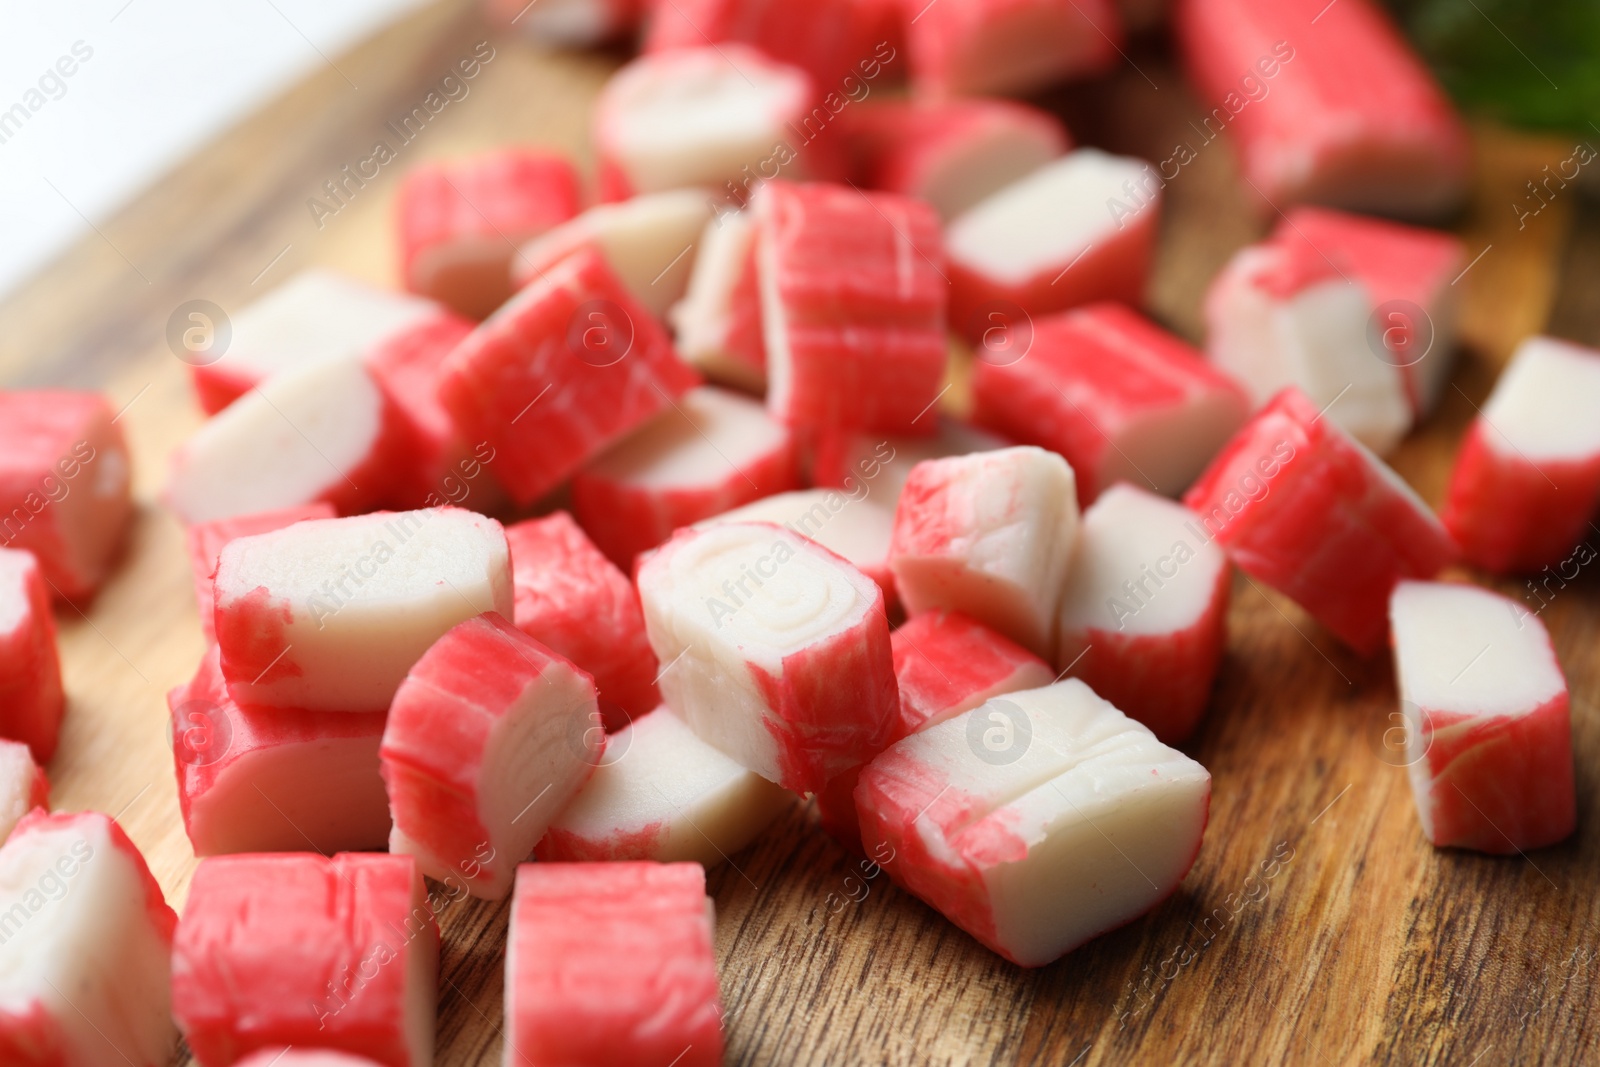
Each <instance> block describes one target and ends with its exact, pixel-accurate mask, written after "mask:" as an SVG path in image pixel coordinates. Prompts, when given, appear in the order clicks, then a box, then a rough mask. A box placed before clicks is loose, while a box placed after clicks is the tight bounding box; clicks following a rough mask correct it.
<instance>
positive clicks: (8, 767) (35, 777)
mask: <svg viewBox="0 0 1600 1067" xmlns="http://www.w3.org/2000/svg"><path fill="white" fill-rule="evenodd" d="M49 807H50V779H49V778H47V777H45V773H44V768H43V767H41V766H39V765H38V764H37V763H35V762H34V761H33V754H32V753H31V752H29V751H28V746H27V745H25V744H23V743H22V742H21V741H5V740H0V844H3V843H4V842H5V839H6V838H7V837H10V836H11V830H12V828H13V827H15V826H16V825H17V823H18V822H19V821H20V820H21V819H22V817H23V816H24V815H26V814H28V812H30V811H32V810H33V809H34V808H45V809H48V808H49Z"/></svg>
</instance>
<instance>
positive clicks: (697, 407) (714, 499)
mask: <svg viewBox="0 0 1600 1067" xmlns="http://www.w3.org/2000/svg"><path fill="white" fill-rule="evenodd" d="M799 485H800V460H799V455H798V453H797V452H796V446H795V440H794V435H793V434H792V433H791V432H790V430H789V428H788V427H787V426H785V425H783V424H782V423H780V422H778V421H776V420H775V419H773V418H772V417H771V416H769V415H768V414H767V412H766V409H765V408H763V407H762V406H761V404H760V402H759V401H755V400H751V399H750V398H748V397H744V396H740V395H738V394H737V393H730V392H727V391H725V390H722V389H715V388H711V387H709V386H702V387H701V388H699V389H692V390H690V391H689V392H687V393H685V394H684V395H683V397H682V398H681V399H679V400H678V402H677V403H676V404H674V405H673V408H672V410H670V411H664V412H662V413H661V414H660V415H657V416H656V418H655V420H654V421H652V422H650V423H649V424H647V425H645V426H643V427H641V428H640V429H639V430H637V431H635V432H634V433H632V434H630V435H629V436H628V437H627V438H625V439H624V440H622V441H621V442H620V443H618V444H616V445H614V446H612V447H611V448H610V449H608V450H607V451H606V452H605V453H604V454H602V455H601V456H600V457H599V458H598V459H596V460H595V461H594V462H593V463H590V464H589V465H588V466H587V467H584V468H583V469H582V470H581V471H579V472H578V473H577V474H576V475H574V477H573V479H572V505H573V510H574V511H575V512H576V513H577V516H578V522H579V523H580V524H581V525H582V526H583V528H584V531H585V532H586V533H588V535H589V536H590V537H592V538H594V543H595V544H597V545H599V546H600V548H601V550H602V551H604V552H605V554H606V555H607V556H609V557H610V558H611V559H612V560H613V561H614V562H615V563H617V565H618V566H621V567H624V568H631V567H632V565H633V558H634V557H635V556H637V555H638V554H639V553H640V552H643V551H644V550H645V549H648V548H654V547H655V546H656V545H659V544H660V543H661V542H662V541H665V540H666V539H667V538H668V537H669V536H671V534H672V531H673V530H676V529H677V528H678V527H680V526H688V525H690V524H692V523H695V522H699V521H700V520H701V519H704V518H708V517H710V516H712V515H718V514H720V513H722V512H724V511H727V510H728V509H729V508H732V507H737V506H738V505H740V504H745V503H749V502H750V501H752V500H757V499H760V498H761V497H764V496H771V495H772V494H773V493H782V492H787V491H789V490H791V489H795V488H798V487H799Z"/></svg>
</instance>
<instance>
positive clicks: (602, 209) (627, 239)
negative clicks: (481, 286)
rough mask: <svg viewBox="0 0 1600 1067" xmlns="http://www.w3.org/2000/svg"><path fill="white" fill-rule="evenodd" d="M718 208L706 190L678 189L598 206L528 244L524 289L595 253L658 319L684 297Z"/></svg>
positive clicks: (519, 268)
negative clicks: (572, 259) (571, 259)
mask: <svg viewBox="0 0 1600 1067" xmlns="http://www.w3.org/2000/svg"><path fill="white" fill-rule="evenodd" d="M714 210H715V205H714V203H713V201H712V200H711V199H710V197H709V196H708V194H707V193H706V192H705V191H704V190H699V189H675V190H672V191H671V192H664V193H650V194H648V195H645V196H636V197H634V198H633V199H631V200H624V201H622V202H621V203H616V204H598V205H596V206H594V207H592V208H589V209H588V210H587V211H585V212H583V213H582V214H580V215H577V216H576V217H574V218H573V219H572V220H570V221H568V222H564V223H562V224H561V225H560V226H557V227H555V228H554V229H552V230H550V231H549V232H548V233H546V234H544V235H543V236H542V237H536V238H534V239H533V240H532V241H529V242H528V243H527V244H525V245H523V246H522V248H521V249H520V250H518V252H517V258H516V259H514V260H513V261H512V263H511V280H512V283H513V284H514V285H516V286H517V287H519V288H526V287H527V286H529V285H532V284H533V283H534V282H535V281H540V280H545V279H546V278H547V277H548V276H551V275H553V274H555V273H556V272H557V266H558V264H560V262H561V261H562V260H563V259H566V258H567V257H568V256H571V255H572V254H573V253H574V252H578V251H581V250H584V249H589V250H591V251H593V252H594V253H596V254H597V255H599V256H600V258H601V259H603V260H605V262H606V265H607V266H609V267H610V268H611V269H612V270H613V271H615V272H616V275H617V278H618V279H619V280H620V281H621V282H622V284H623V286H625V287H626V289H627V291H628V292H629V293H630V294H632V296H633V298H634V299H635V300H637V301H638V302H639V306H640V307H642V308H645V309H646V310H647V311H649V312H650V314H651V315H652V316H654V317H656V318H658V319H659V318H664V317H665V316H666V313H667V309H668V308H670V307H672V305H673V304H675V303H677V302H678V301H679V300H681V299H682V298H683V294H684V292H685V290H687V289H688V287H689V275H690V274H691V273H693V271H694V262H695V249H696V246H697V244H698V243H699V240H700V234H701V233H702V232H703V231H704V229H705V226H706V222H707V220H709V219H710V218H712V216H713V213H714Z"/></svg>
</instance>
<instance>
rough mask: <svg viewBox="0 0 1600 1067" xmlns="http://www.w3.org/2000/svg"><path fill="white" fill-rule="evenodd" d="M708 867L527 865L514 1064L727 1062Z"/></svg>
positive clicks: (514, 937) (512, 1004) (511, 997)
mask: <svg viewBox="0 0 1600 1067" xmlns="http://www.w3.org/2000/svg"><path fill="white" fill-rule="evenodd" d="M705 886H706V878H705V871H704V869H702V868H701V866H700V865H699V864H698V863H530V864H525V865H523V866H522V867H519V868H517V889H516V896H515V897H514V898H513V901H512V904H511V930H510V933H509V934H508V936H507V943H506V993H505V1020H506V1034H505V1039H506V1040H505V1058H504V1059H503V1060H502V1063H504V1065H505V1067H517V1065H518V1064H533V1063H538V1064H545V1063H550V1064H556V1063H561V1064H567V1063H571V1064H578V1063H583V1064H594V1065H596V1067H611V1065H616V1067H621V1065H623V1064H669V1063H670V1064H674V1065H675V1067H717V1065H718V1064H720V1063H721V1062H722V1002H721V997H720V995H719V993H718V990H717V959H716V952H715V950H714V949H715V945H714V942H713V939H712V926H713V921H714V920H713V904H712V902H711V900H710V899H709V898H707V897H706V888H705Z"/></svg>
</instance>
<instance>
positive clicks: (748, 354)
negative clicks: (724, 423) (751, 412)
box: [668, 210, 767, 393]
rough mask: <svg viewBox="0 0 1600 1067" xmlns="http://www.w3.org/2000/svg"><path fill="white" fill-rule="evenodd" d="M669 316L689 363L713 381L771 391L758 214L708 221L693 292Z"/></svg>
mask: <svg viewBox="0 0 1600 1067" xmlns="http://www.w3.org/2000/svg"><path fill="white" fill-rule="evenodd" d="M668 317H669V318H670V319H671V322H672V328H673V331H674V333H675V339H676V340H677V344H678V354H679V355H680V356H682V357H683V360H684V362H686V363H688V364H689V365H690V366H691V367H694V368H695V369H696V370H698V371H700V373H702V374H704V375H705V376H706V377H707V378H710V379H711V380H712V381H717V382H724V383H726V384H728V385H732V386H736V387H738V388H741V389H748V390H750V391H752V392H756V393H761V392H765V391H766V388H767V345H766V341H765V339H764V338H763V336H762V333H761V289H760V286H759V285H758V283H757V280H756V229H755V219H754V217H753V213H752V212H750V211H748V210H746V211H727V212H722V213H719V214H718V216H717V217H716V218H714V219H712V220H711V221H710V222H708V223H706V229H705V233H704V234H703V235H702V236H701V238H700V247H699V250H698V252H697V254H696V255H695V260H694V271H693V272H692V273H691V274H690V276H689V286H688V289H687V290H685V292H684V295H683V299H682V300H680V301H679V302H678V303H676V304H674V305H673V306H672V310H671V312H670V313H669V316H668Z"/></svg>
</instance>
